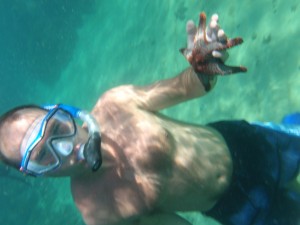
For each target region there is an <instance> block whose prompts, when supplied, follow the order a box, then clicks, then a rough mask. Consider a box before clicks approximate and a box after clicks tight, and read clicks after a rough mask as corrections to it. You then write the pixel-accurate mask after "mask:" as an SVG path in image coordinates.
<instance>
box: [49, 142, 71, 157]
mask: <svg viewBox="0 0 300 225" xmlns="http://www.w3.org/2000/svg"><path fill="white" fill-rule="evenodd" d="M52 146H53V148H54V149H55V150H56V152H58V153H59V154H60V155H63V156H68V155H70V154H71V152H72V150H73V142H72V141H68V140H60V139H57V140H53V141H52Z"/></svg>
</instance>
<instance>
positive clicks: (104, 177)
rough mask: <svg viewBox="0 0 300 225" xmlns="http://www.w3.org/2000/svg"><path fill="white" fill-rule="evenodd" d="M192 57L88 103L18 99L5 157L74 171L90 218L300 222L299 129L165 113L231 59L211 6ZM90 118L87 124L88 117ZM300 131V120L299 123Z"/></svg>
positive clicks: (127, 222)
mask: <svg viewBox="0 0 300 225" xmlns="http://www.w3.org/2000/svg"><path fill="white" fill-rule="evenodd" d="M186 31H187V46H186V48H184V49H181V52H182V54H183V55H184V57H185V58H186V59H187V60H188V61H189V63H190V64H191V66H190V67H189V68H187V69H186V70H184V71H183V72H181V73H180V74H179V75H177V76H175V77H173V78H170V79H167V80H161V81H158V82H156V83H154V84H151V85H148V86H143V87H140V86H134V85H124V86H120V87H116V88H113V89H111V90H108V91H107V92H106V93H104V94H103V95H102V96H101V97H100V98H99V100H98V101H97V103H96V104H95V106H94V108H93V109H92V111H91V113H89V112H87V111H84V110H81V109H78V108H75V107H72V106H68V105H63V104H58V105H46V106H35V105H30V106H21V107H18V108H15V109H12V110H10V111H8V112H7V113H5V114H4V115H2V117H1V119H0V159H1V161H2V162H3V163H5V164H7V165H9V166H12V167H14V168H16V169H18V170H20V171H21V172H22V173H25V174H29V175H32V176H35V177H42V176H44V177H58V176H68V177H70V180H71V192H72V195H73V199H74V203H75V204H76V206H77V208H78V210H79V211H80V213H81V215H82V217H83V220H84V222H85V223H86V224H87V225H149V224H155V225H162V224H163V225H174V224H176V225H188V224H190V222H188V221H187V220H185V219H184V218H182V217H181V216H179V215H178V214H177V213H176V212H178V211H181V212H191V211H199V212H202V213H204V214H206V215H207V216H211V217H213V218H214V219H216V220H217V221H219V222H220V223H221V224H224V225H241V224H243V225H248V224H249V225H250V224H264V225H266V224H267V225H270V224H281V225H292V224H293V225H294V224H297V223H298V222H299V215H300V213H299V212H300V211H299V210H300V206H299V202H300V196H299V193H298V192H297V191H295V189H293V190H290V189H288V185H289V184H290V183H291V182H293V181H295V182H296V181H297V180H296V178H297V176H298V174H299V164H300V163H299V161H300V137H299V133H298V135H297V132H296V133H295V132H289V131H291V129H296V131H297V129H298V131H299V127H298V128H297V126H295V127H294V128H290V127H289V126H287V125H285V124H283V125H281V126H283V127H285V128H286V129H282V130H280V129H275V128H276V126H273V125H272V126H268V125H267V124H261V123H257V124H250V123H248V122H246V121H219V122H215V123H210V124H207V125H198V124H187V123H184V122H179V121H175V120H172V119H171V118H168V117H166V116H164V115H162V114H160V113H159V111H160V110H162V109H165V108H167V107H171V106H173V105H176V104H179V103H182V102H184V101H188V100H191V99H194V98H198V97H201V96H203V95H205V94H207V93H208V92H209V91H211V90H212V89H213V87H214V86H215V83H216V80H217V75H227V74H233V73H239V72H246V68H245V67H243V66H237V67H236V66H227V65H225V60H226V59H227V58H228V54H227V52H226V50H227V49H229V48H231V47H233V46H236V45H239V44H241V43H242V41H243V40H242V39H241V38H233V39H229V38H227V35H226V34H225V32H224V31H223V30H222V29H221V27H220V25H219V23H218V16H217V15H216V14H215V15H213V16H212V18H211V20H210V22H209V24H208V26H206V15H205V13H201V14H200V22H199V26H198V27H196V26H195V24H194V23H193V22H192V21H188V22H187V26H186ZM82 123H83V126H81V124H82ZM294 131H295V130H294Z"/></svg>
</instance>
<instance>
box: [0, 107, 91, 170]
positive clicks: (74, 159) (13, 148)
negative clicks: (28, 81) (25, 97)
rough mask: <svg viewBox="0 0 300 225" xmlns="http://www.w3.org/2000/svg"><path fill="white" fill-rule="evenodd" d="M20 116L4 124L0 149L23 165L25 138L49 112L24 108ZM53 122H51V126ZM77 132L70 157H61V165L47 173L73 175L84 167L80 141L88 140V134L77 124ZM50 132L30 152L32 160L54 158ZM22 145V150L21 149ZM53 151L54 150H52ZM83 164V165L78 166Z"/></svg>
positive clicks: (42, 161) (49, 159)
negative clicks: (81, 160)
mask: <svg viewBox="0 0 300 225" xmlns="http://www.w3.org/2000/svg"><path fill="white" fill-rule="evenodd" d="M23 111H24V113H22V114H21V115H20V116H18V117H17V118H16V119H15V120H13V121H8V122H5V124H4V125H3V129H1V131H0V132H1V133H0V134H1V141H0V149H1V151H2V154H3V155H4V156H5V157H6V158H7V159H9V160H11V161H12V162H15V164H19V165H21V161H22V158H23V156H24V154H25V152H26V148H25V150H24V146H22V145H24V143H23V140H24V139H25V143H26V139H27V138H28V137H27V136H28V134H29V135H30V134H31V130H32V127H33V124H34V123H36V121H39V120H41V119H42V118H44V117H45V115H46V114H47V112H46V111H44V110H31V111H30V110H29V109H27V110H23ZM50 125H51V124H50V123H49V128H51V126H50ZM76 130H77V131H76V134H75V136H74V137H73V138H72V149H70V152H71V153H70V155H68V157H65V158H62V157H59V160H60V167H59V168H57V169H55V170H53V171H49V172H47V173H45V175H50V176H66V175H73V173H77V170H78V168H79V167H80V168H81V169H82V164H83V163H82V162H80V161H79V160H78V151H79V147H80V146H79V143H82V142H84V141H86V140H87V138H88V135H87V132H86V131H85V130H83V129H82V128H81V127H79V126H77V125H76ZM48 136H49V135H48V133H45V135H44V137H43V138H42V139H41V140H40V142H39V144H38V145H37V147H36V148H34V149H33V151H32V152H31V154H30V158H29V159H30V162H41V163H46V164H44V165H47V163H49V164H50V163H51V160H53V155H51V152H50V151H48V149H49V148H47V147H49V145H47V140H48ZM21 146H22V150H20V149H21ZM52 153H53V152H52ZM78 165H81V166H78Z"/></svg>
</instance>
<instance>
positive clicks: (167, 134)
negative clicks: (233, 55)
mask: <svg viewBox="0 0 300 225" xmlns="http://www.w3.org/2000/svg"><path fill="white" fill-rule="evenodd" d="M143 94H144V93H143V91H142V89H137V88H134V87H133V86H123V87H119V88H116V89H113V90H111V91H109V92H108V93H106V94H105V95H104V96H103V98H101V99H100V100H99V102H98V103H97V105H96V107H95V108H94V110H93V115H94V117H95V118H96V120H97V121H98V122H99V123H100V124H101V133H102V149H103V159H104V163H105V162H108V164H109V165H107V166H106V165H104V168H105V169H103V170H99V171H98V172H96V173H95V174H89V175H87V174H83V176H82V177H81V176H78V177H74V178H72V180H71V184H72V193H73V196H74V200H75V202H76V205H77V206H78V208H79V210H80V211H81V212H82V213H83V217H84V218H85V221H86V222H87V224H98V223H97V221H102V223H99V224H106V223H107V224H110V223H113V222H118V221H126V220H128V221H130V220H131V219H135V217H137V216H140V214H144V213H146V215H147V214H148V213H151V212H153V211H154V210H155V211H161V212H168V213H169V212H174V211H206V210H209V209H210V208H211V207H212V206H213V205H214V204H215V203H216V201H217V199H218V198H219V197H220V195H221V194H222V193H223V192H224V191H225V190H226V188H228V185H229V183H230V178H231V174H232V168H231V157H230V154H229V151H228V149H227V147H226V144H225V142H224V140H223V138H222V137H221V135H219V134H218V133H217V131H215V130H213V129H212V128H207V127H204V126H196V125H191V124H184V123H182V122H177V121H173V120H170V119H168V118H165V117H163V116H161V115H160V114H158V113H156V112H152V111H149V109H148V108H147V107H148V105H146V104H145V102H143V101H142V99H144V96H143ZM133 99H134V100H133ZM139 99H140V100H139ZM195 199H197V201H195ZM104 221H106V222H104Z"/></svg>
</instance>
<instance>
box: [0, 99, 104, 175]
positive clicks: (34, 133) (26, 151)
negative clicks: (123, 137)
mask: <svg viewBox="0 0 300 225" xmlns="http://www.w3.org/2000/svg"><path fill="white" fill-rule="evenodd" d="M74 118H79V119H81V120H83V121H84V122H87V125H88V127H89V134H88V133H87V132H86V131H85V130H84V129H82V128H81V127H80V126H78V125H76V123H75V120H74ZM97 133H98V134H99V129H98V127H97V124H96V123H95V121H94V120H93V118H92V117H91V116H90V115H89V114H88V113H87V112H85V111H81V110H79V109H77V108H74V107H71V106H66V105H51V106H48V107H45V108H41V107H37V106H24V107H18V108H15V109H13V110H11V111H9V112H7V113H6V114H5V115H3V116H2V117H1V119H0V157H1V159H2V161H4V162H5V163H6V164H8V165H11V166H13V167H15V168H17V169H21V170H22V171H23V172H25V173H28V174H31V175H35V176H38V175H44V174H47V175H56V176H57V175H59V176H60V175H72V173H73V172H74V170H76V168H78V166H77V165H80V164H82V163H81V162H82V161H87V162H88V164H92V166H91V167H93V168H92V169H93V170H95V168H96V169H98V168H99V167H98V165H99V164H101V155H100V142H99V140H97V141H98V142H97V143H99V146H98V147H97V145H95V143H94V141H93V140H94V139H95V136H96V137H97V135H96V134H97ZM98 139H100V137H99V138H98ZM91 146H92V147H93V148H92V149H91ZM95 146H96V147H95ZM95 157H96V159H95ZM97 157H98V161H97ZM99 157H100V160H99ZM99 162H100V163H99ZM93 163H94V164H93ZM97 163H98V164H97ZM70 173H71V174H70Z"/></svg>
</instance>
